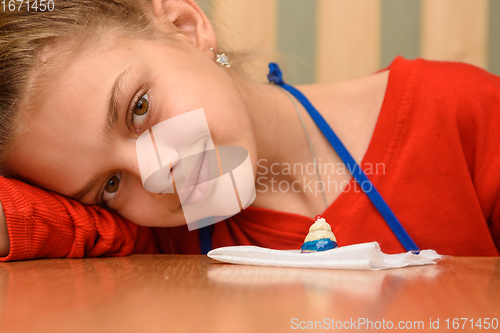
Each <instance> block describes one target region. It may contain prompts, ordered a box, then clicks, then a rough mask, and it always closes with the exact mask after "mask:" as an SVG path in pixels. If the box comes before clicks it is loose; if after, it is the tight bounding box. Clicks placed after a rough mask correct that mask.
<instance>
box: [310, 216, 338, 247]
mask: <svg viewBox="0 0 500 333" xmlns="http://www.w3.org/2000/svg"><path fill="white" fill-rule="evenodd" d="M322 238H330V239H331V240H332V241H334V242H337V238H335V235H334V234H333V232H332V228H331V227H330V225H329V224H328V223H327V222H326V220H325V219H323V218H321V219H317V220H316V222H314V223H313V225H311V227H310V228H309V233H308V234H307V237H306V239H305V240H304V243H305V242H311V241H314V240H318V239H322Z"/></svg>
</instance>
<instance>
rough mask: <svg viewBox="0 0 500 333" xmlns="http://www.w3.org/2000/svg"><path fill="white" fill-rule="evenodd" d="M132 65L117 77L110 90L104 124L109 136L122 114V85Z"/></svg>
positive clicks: (105, 131)
mask: <svg viewBox="0 0 500 333" xmlns="http://www.w3.org/2000/svg"><path fill="white" fill-rule="evenodd" d="M131 67H132V66H130V67H129V68H127V69H126V70H124V71H123V72H122V73H121V74H120V75H118V76H117V77H116V80H115V83H114V84H113V86H112V87H111V91H110V92H109V102H108V112H107V114H106V124H105V125H104V133H105V134H106V135H108V136H109V135H110V134H111V133H112V132H113V130H114V129H115V128H116V124H117V122H118V118H119V114H120V106H121V104H120V102H121V100H122V96H123V92H122V90H121V87H122V85H123V81H124V77H125V76H126V75H127V74H128V73H129V72H130V69H131Z"/></svg>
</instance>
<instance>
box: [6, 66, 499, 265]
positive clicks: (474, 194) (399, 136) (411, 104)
mask: <svg viewBox="0 0 500 333" xmlns="http://www.w3.org/2000/svg"><path fill="white" fill-rule="evenodd" d="M389 67H390V74H389V82H388V86H387V90H386V95H385V98H384V102H383V105H382V109H381V112H380V116H379V119H378V122H377V125H376V128H375V132H374V134H373V138H372V140H371V142H370V146H369V148H368V151H367V153H366V155H365V157H364V159H363V161H362V163H361V166H362V167H363V168H364V169H365V172H367V174H368V177H369V178H370V179H371V180H372V182H373V183H374V185H375V186H376V187H377V189H378V190H379V192H380V193H381V194H382V196H383V197H384V199H385V200H386V202H387V203H388V204H389V206H390V207H391V208H392V210H393V211H394V213H395V214H396V216H397V217H398V219H399V220H400V221H401V223H402V224H403V226H404V227H405V229H406V231H407V232H408V233H409V234H410V236H411V237H412V238H413V240H414V241H415V242H416V244H417V245H418V246H419V247H420V248H421V249H435V250H436V251H437V252H438V253H441V254H449V255H473V256H498V255H499V248H500V175H499V174H498V171H499V170H500V77H498V76H495V75H493V74H490V73H488V72H487V71H485V70H483V69H480V68H478V67H475V66H472V65H468V64H464V63H458V62H441V61H427V60H423V59H416V60H407V59H404V58H402V57H397V58H395V59H394V61H393V62H392V63H391V65H390V66H389ZM377 163H378V164H379V165H381V164H380V163H383V165H384V166H385V172H379V173H374V172H370V170H367V168H368V167H373V166H375V165H376V164H377ZM353 182H354V180H351V184H350V185H351V187H352V185H353ZM277 195H279V194H277ZM0 201H1V203H2V205H3V208H4V211H5V215H6V220H7V227H8V232H9V238H10V253H9V255H8V256H7V257H5V258H0V261H11V260H22V259H34V258H59V257H67V258H81V257H95V256H122V255H128V254H132V253H199V252H200V247H199V244H198V232H197V231H192V232H189V231H188V230H187V228H186V227H185V226H184V227H176V228H147V227H140V226H137V225H135V224H133V223H131V222H129V221H127V220H125V219H123V218H121V217H119V216H118V215H116V214H113V213H109V212H107V211H106V210H103V209H101V208H99V207H97V206H84V205H82V204H80V203H78V202H76V201H74V200H71V199H68V198H65V197H63V196H60V195H58V194H55V193H50V192H46V191H43V190H40V189H38V188H36V187H33V186H30V185H27V184H24V183H21V182H19V181H16V180H12V179H5V178H0ZM318 213H321V214H322V215H323V216H324V217H325V218H326V219H327V221H329V222H330V224H331V226H332V230H333V232H334V233H335V235H336V237H337V240H338V243H339V245H340V246H343V245H349V244H354V243H361V242H369V241H378V242H379V243H380V245H381V248H382V250H383V251H384V252H386V253H397V252H403V251H404V249H403V247H402V246H401V244H400V243H399V241H398V240H397V239H396V237H395V236H394V235H393V233H392V232H391V230H390V229H389V227H388V226H387V225H386V223H385V221H384V220H383V219H382V217H381V216H380V214H379V213H378V211H377V210H376V209H375V208H374V207H373V205H372V204H371V202H370V201H369V199H368V198H367V196H366V195H365V194H364V193H361V192H355V191H346V192H344V193H342V194H341V195H340V196H339V197H338V198H337V200H335V202H334V203H333V204H332V205H331V206H330V207H328V209H327V210H326V211H325V212H318ZM312 223H313V219H312V217H305V216H301V215H296V214H290V213H284V212H278V211H272V210H267V209H262V208H255V207H249V208H247V209H246V210H245V211H243V212H241V213H240V214H238V215H235V216H233V217H232V218H229V219H227V220H226V221H222V222H219V223H216V224H215V225H213V226H212V227H211V228H212V234H213V237H212V246H213V248H216V247H220V246H229V245H248V244H253V245H258V246H264V247H269V248H276V249H293V248H295V249H297V248H299V247H300V245H301V244H302V242H303V241H304V237H305V235H306V234H307V231H308V228H309V226H310V225H311V224H312Z"/></svg>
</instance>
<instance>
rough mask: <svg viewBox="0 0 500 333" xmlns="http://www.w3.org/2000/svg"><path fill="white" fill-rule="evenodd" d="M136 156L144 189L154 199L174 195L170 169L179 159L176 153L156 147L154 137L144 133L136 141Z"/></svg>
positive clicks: (166, 148) (172, 150) (169, 148)
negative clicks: (164, 195)
mask: <svg viewBox="0 0 500 333" xmlns="http://www.w3.org/2000/svg"><path fill="white" fill-rule="evenodd" d="M136 155H137V164H138V168H139V174H140V178H141V181H142V184H143V186H144V189H146V191H148V192H150V193H154V195H153V194H152V195H153V196H154V197H161V196H160V194H164V193H174V180H173V177H172V174H171V169H172V167H173V165H174V164H175V163H177V161H178V159H179V154H178V152H177V151H176V150H175V149H172V148H171V147H164V146H161V147H157V145H156V142H155V140H154V137H153V136H152V135H151V134H150V133H149V132H145V133H143V134H141V135H140V136H139V138H138V139H137V141H136Z"/></svg>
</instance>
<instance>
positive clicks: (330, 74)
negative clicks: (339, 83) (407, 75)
mask: <svg viewBox="0 0 500 333" xmlns="http://www.w3.org/2000/svg"><path fill="white" fill-rule="evenodd" d="M198 2H199V3H200V5H201V6H202V8H203V9H204V10H205V11H206V12H207V14H208V16H209V18H210V19H211V21H212V23H213V25H214V27H215V29H216V31H217V32H218V35H219V36H220V37H221V38H222V39H224V40H226V41H228V42H229V43H230V44H231V45H233V46H234V47H235V48H236V49H250V50H252V49H256V50H270V51H277V52H279V53H281V54H285V55H289V56H290V57H288V58H287V62H292V63H293V65H292V66H291V67H293V68H294V70H292V75H291V77H289V78H288V81H289V82H290V83H293V84H306V83H313V82H330V81H336V80H344V79H349V78H354V77H358V76H363V75H367V74H370V73H372V72H374V71H376V70H378V69H381V68H383V67H385V66H387V65H388V64H390V62H391V61H392V60H393V59H394V57H396V56H397V55H402V56H403V57H405V58H408V59H414V58H416V57H422V58H425V59H435V60H449V61H463V62H467V63H470V64H474V65H476V66H479V67H482V68H485V69H487V70H489V71H490V72H492V73H495V74H497V75H500V0H199V1H198Z"/></svg>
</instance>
